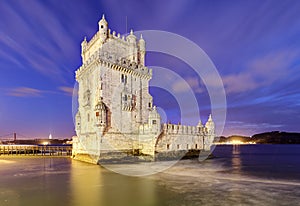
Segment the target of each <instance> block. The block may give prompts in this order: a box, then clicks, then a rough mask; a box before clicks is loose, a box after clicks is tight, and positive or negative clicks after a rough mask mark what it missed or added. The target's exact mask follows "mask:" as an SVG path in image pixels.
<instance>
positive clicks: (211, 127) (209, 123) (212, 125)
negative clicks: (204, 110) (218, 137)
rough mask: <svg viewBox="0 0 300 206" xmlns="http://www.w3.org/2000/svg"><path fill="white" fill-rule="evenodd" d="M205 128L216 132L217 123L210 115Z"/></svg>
mask: <svg viewBox="0 0 300 206" xmlns="http://www.w3.org/2000/svg"><path fill="white" fill-rule="evenodd" d="M205 127H206V128H207V130H208V131H214V130H215V123H214V122H213V120H212V117H211V114H210V115H209V118H208V120H207V122H206V123H205Z"/></svg>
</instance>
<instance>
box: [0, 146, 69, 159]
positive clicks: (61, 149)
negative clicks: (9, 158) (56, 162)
mask: <svg viewBox="0 0 300 206" xmlns="http://www.w3.org/2000/svg"><path fill="white" fill-rule="evenodd" d="M0 155H40V156H45V155H49V156H71V155H72V146H71V145H58V146H57V145H0Z"/></svg>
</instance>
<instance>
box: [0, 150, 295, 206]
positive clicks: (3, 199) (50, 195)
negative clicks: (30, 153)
mask: <svg viewBox="0 0 300 206" xmlns="http://www.w3.org/2000/svg"><path fill="white" fill-rule="evenodd" d="M214 155H215V156H216V157H215V158H213V159H209V160H206V161H200V162H199V161H197V160H183V161H180V162H178V163H177V164H175V165H174V166H173V167H171V168H169V169H167V170H165V171H163V172H159V173H157V174H153V175H150V176H143V177H133V176H126V175H121V174H117V173H115V172H112V171H109V170H108V169H106V168H104V167H101V166H99V165H92V164H88V163H83V162H79V161H75V160H72V159H69V158H63V157H4V156H0V205H1V206H2V205H3V206H5V205H13V206H18V205H20V206H27V205H28V206H35V205H37V206H48V205H49V206H60V205H62V206H65V205H66V206H93V205H101V206H106V205H108V206H110V205H124V206H127V205H128V206H129V205H130V206H135V205H136V206H143V205H145V206H152V205H158V206H160V205H172V206H173V205H300V145H240V146H229V145H222V146H221V145H220V146H217V147H216V149H215V150H214ZM161 164H163V162H162V163H161ZM116 167H123V168H127V169H128V168H130V167H131V165H126V164H123V165H116ZM132 168H133V169H134V167H132Z"/></svg>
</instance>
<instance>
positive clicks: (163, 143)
mask: <svg viewBox="0 0 300 206" xmlns="http://www.w3.org/2000/svg"><path fill="white" fill-rule="evenodd" d="M98 25H99V30H98V31H97V33H96V34H95V35H94V36H93V37H92V39H91V40H90V41H87V40H86V38H84V40H83V41H82V43H81V57H82V65H81V66H80V67H79V68H78V69H77V71H76V81H77V82H78V85H79V89H78V104H79V108H78V112H77V114H76V117H75V122H76V123H75V130H76V134H77V136H75V137H73V151H72V157H73V158H74V159H78V160H82V161H87V162H92V163H101V160H109V159H122V158H126V157H128V156H132V157H135V158H141V159H143V158H144V159H145V160H156V159H160V158H161V159H165V158H168V157H171V158H172V157H175V156H178V155H183V154H186V153H187V152H189V151H194V152H195V151H196V152H197V151H198V154H199V153H201V152H205V151H206V152H209V151H210V147H211V145H212V142H213V140H214V137H215V126H214V122H213V120H212V117H211V115H210V116H209V118H208V121H207V122H206V123H205V125H203V124H202V123H201V120H200V121H199V123H198V124H197V125H196V126H186V125H181V124H170V123H168V124H166V123H164V124H163V123H162V122H161V117H160V115H159V113H158V112H157V109H156V107H155V106H154V105H153V99H152V96H151V95H150V94H149V81H150V80H151V77H152V70H151V69H149V68H147V67H146V66H145V53H146V48H145V40H144V39H143V37H142V36H140V38H139V39H138V38H137V37H136V36H135V35H134V33H133V31H132V30H131V31H130V34H129V35H127V36H122V37H121V35H120V34H116V32H115V31H113V32H111V30H110V29H109V28H108V22H107V21H106V19H105V17H104V15H103V17H102V19H101V20H100V21H99V22H98ZM153 73H154V75H155V71H154V72H153Z"/></svg>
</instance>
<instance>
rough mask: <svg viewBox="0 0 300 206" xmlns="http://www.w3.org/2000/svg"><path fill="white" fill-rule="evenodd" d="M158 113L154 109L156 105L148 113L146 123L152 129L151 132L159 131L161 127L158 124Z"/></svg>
mask: <svg viewBox="0 0 300 206" xmlns="http://www.w3.org/2000/svg"><path fill="white" fill-rule="evenodd" d="M160 121H161V120H160V115H159V113H158V112H157V110H156V106H154V107H153V109H152V110H151V111H150V113H149V118H148V125H149V127H150V128H151V130H152V133H159V132H160V129H161V125H160Z"/></svg>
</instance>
